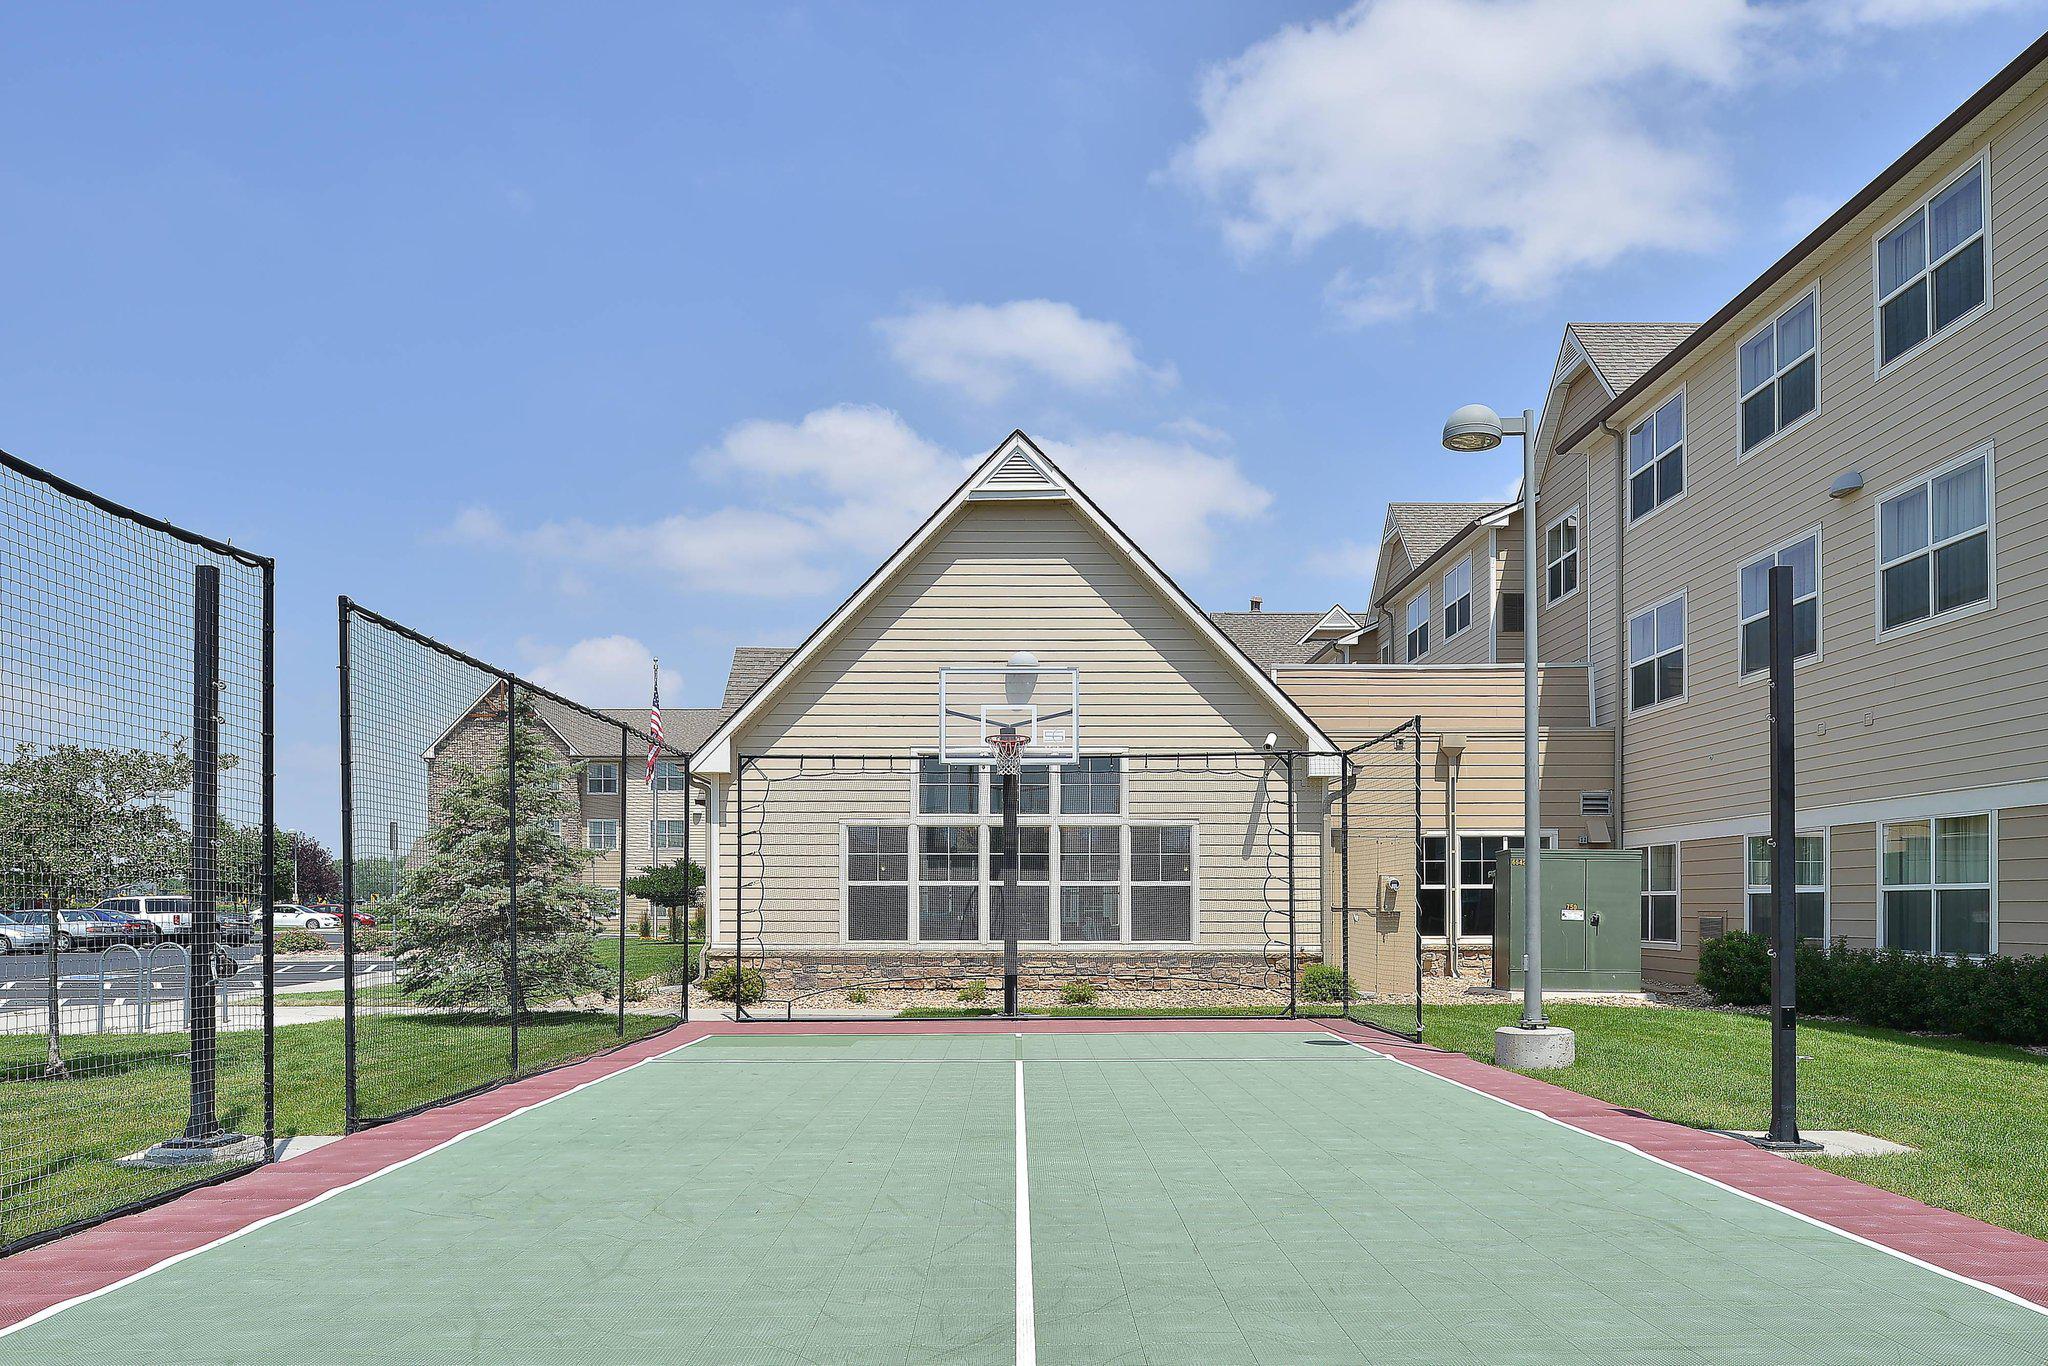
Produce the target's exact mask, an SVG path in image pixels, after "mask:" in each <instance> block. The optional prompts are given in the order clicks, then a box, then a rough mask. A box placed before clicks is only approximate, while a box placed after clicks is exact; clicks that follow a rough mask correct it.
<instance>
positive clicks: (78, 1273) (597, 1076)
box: [0, 1019, 2048, 1329]
mask: <svg viewBox="0 0 2048 1366" xmlns="http://www.w3.org/2000/svg"><path fill="white" fill-rule="evenodd" d="M1317 1027H1320V1028H1323V1029H1327V1030H1329V1031H1330V1032H1331V1033H1333V1034H1336V1035H1338V1036H1340V1037H1343V1038H1346V1039H1351V1040H1354V1041H1356V1042H1359V1043H1363V1044H1365V1045H1367V1046H1368V1047H1370V1048H1373V1049H1376V1050H1378V1051H1380V1052H1383V1053H1387V1054H1390V1055H1392V1056H1394V1057H1397V1058H1399V1059H1400V1060H1401V1061H1403V1062H1405V1063H1408V1064H1410V1065H1412V1066H1414V1067H1417V1068H1420V1069H1421V1070H1423V1071H1426V1072H1430V1073H1433V1074H1434V1075H1436V1076H1439V1077H1443V1078H1445V1079H1447V1080H1450V1081H1454V1082H1458V1083H1461V1084H1463V1085H1465V1086H1468V1087H1470V1088H1472V1089H1473V1090H1475V1091H1479V1092H1482V1093H1484V1094H1486V1095H1489V1096H1494V1097H1496V1098H1498V1099H1500V1100H1504V1101H1508V1102H1510V1103H1512V1104H1515V1105H1519V1106H1522V1107H1523V1108H1525V1109H1528V1110H1532V1111H1535V1112H1536V1113H1538V1114H1541V1115H1545V1116H1547V1117H1549V1118H1551V1119H1554V1120H1557V1121H1559V1122H1560V1123H1563V1124H1566V1125H1568V1126H1570V1127H1572V1128H1574V1129H1579V1130H1582V1131H1584V1132H1586V1133H1589V1134H1594V1135H1597V1136H1599V1137H1601V1138H1607V1139H1612V1140H1614V1141H1616V1142H1619V1143H1623V1144H1626V1145H1628V1146H1629V1147H1632V1148H1635V1149H1637V1150H1639V1151H1641V1152H1643V1153H1646V1154H1648V1155H1650V1156H1652V1157H1656V1158H1660V1159H1662V1160H1663V1161H1665V1162H1669V1163H1671V1164H1672V1165H1673V1166H1676V1167H1680V1168H1683V1169H1684V1170H1686V1171H1690V1172H1694V1173H1697V1174H1698V1175H1701V1176H1705V1177H1708V1178H1710V1179H1712V1180H1715V1181H1718V1182H1721V1183H1722V1184H1724V1185H1727V1186H1730V1187H1733V1188H1734V1189H1736V1190H1738V1191H1742V1192H1744V1193H1746V1194H1749V1195H1752V1196H1756V1197H1757V1198H1759V1199H1763V1200H1767V1201H1769V1202H1770V1203H1772V1204H1775V1205H1782V1206H1784V1207H1785V1208H1786V1209H1789V1210H1793V1211H1795V1212H1797V1213H1799V1214H1803V1215H1805V1216H1807V1217H1809V1218H1811V1219H1815V1220H1818V1221H1819V1222H1821V1223H1824V1224H1827V1225H1830V1226H1832V1227H1834V1228H1837V1229H1841V1230H1843V1231H1844V1232H1848V1233H1853V1234H1855V1235H1857V1236H1859V1237H1862V1238H1866V1239H1868V1240H1869V1241H1871V1242H1873V1243H1877V1244H1879V1245H1881V1246H1883V1247H1887V1248H1890V1249H1892V1250H1894V1251H1897V1252H1902V1253H1905V1254H1906V1255H1908V1256H1910V1257H1913V1258H1916V1259H1918V1260H1920V1261H1923V1262H1927V1263H1929V1264H1931V1265H1933V1266H1937V1267H1940V1268H1942V1269H1943V1270H1946V1271H1951V1272H1954V1273H1956V1274H1957V1275H1961V1276H1967V1277H1969V1278H1970V1279H1972V1280H1976V1281H1982V1282H1984V1283H1985V1284H1987V1285H1992V1286H1996V1287H1998V1288H1999V1289H2001V1290H2004V1291H2006V1292H2008V1293H2010V1294H2012V1295H2015V1296H2018V1297H2019V1298H2021V1299H2024V1300H2028V1301H2030V1302H2032V1303H2034V1304H2036V1305H2040V1306H2043V1307H2048V1243H2044V1242H2041V1241H2039V1240H2037V1239H2034V1238H2029V1237H2027V1236H2025V1235H2024V1234H2019V1233H2013V1232H2010V1231H2009V1230H2006V1229H2002V1228H1996V1227H1994V1226H1992V1225H1990V1224H1986V1223H1983V1222H1980V1221H1979V1220H1976V1219H1971V1218H1968V1217H1966V1216H1964V1215H1960V1214H1955V1213H1952V1212H1950V1211H1948V1210H1941V1209H1935V1208H1933V1207H1931V1206H1928V1205H1923V1204H1921V1203H1920V1202H1918V1201H1917V1200H1909V1199H1907V1198H1906V1197H1905V1196H1902V1195H1894V1194H1892V1193H1891V1192H1890V1191H1884V1190H1878V1189H1876V1188H1875V1187H1872V1186H1866V1185H1864V1184H1863V1183H1862V1182H1860V1181H1852V1180H1850V1179H1849V1178H1847V1177H1843V1176H1836V1175H1835V1174H1833V1173H1832V1172H1825V1171H1821V1170H1818V1169H1817V1168H1813V1167H1808V1166H1805V1165H1804V1164H1802V1163H1799V1162H1795V1161H1792V1160H1791V1159H1789V1158H1784V1157H1779V1156H1777V1155H1775V1154H1772V1153H1767V1152H1764V1151H1762V1150H1761V1149H1758V1148H1754V1147H1751V1146H1750V1145H1749V1144H1747V1143H1743V1142H1741V1141H1739V1140H1736V1139H1731V1138H1725V1137H1722V1136H1721V1135H1719V1134H1713V1133H1708V1132H1706V1131H1704V1130H1700V1129H1691V1128H1686V1127H1684V1126H1682V1125H1677V1124H1668V1123H1665V1122H1663V1121H1661V1120H1657V1119H1653V1118H1651V1117H1649V1116H1647V1115H1644V1114H1642V1113H1641V1112H1640V1111H1635V1110H1629V1109H1625V1108H1623V1107H1621V1106H1617V1105H1613V1104H1611V1103H1609V1102H1607V1101H1602V1100H1595V1099H1593V1098H1592V1097H1590V1096H1582V1095H1580V1094H1578V1093H1577V1092H1576V1091H1567V1090H1564V1089H1563V1088H1561V1087H1557V1086H1552V1085H1549V1084H1548V1083H1546V1082H1541V1081H1537V1080H1535V1079H1534V1078H1531V1077H1525V1076H1522V1075H1520V1074H1519V1073H1514V1072H1507V1071H1503V1070H1501V1069H1500V1068H1497V1067H1491V1066H1488V1065H1487V1064H1485V1063H1482V1062H1475V1061H1474V1060H1472V1059H1471V1058H1468V1057H1466V1056H1465V1055H1464V1054H1462V1053H1448V1052H1445V1051H1444V1050H1442V1049H1438V1048H1431V1047H1428V1046H1427V1045H1423V1044H1413V1043H1408V1042H1405V1041H1403V1040H1399V1039H1395V1038H1392V1037H1391V1036H1388V1035H1385V1034H1381V1033H1379V1032H1377V1031H1375V1030H1371V1029H1366V1028H1361V1027H1358V1026H1350V1025H1345V1024H1343V1023H1341V1022H1330V1021H1316V1020H1227V1019H1226V1020H1114V1019H1104V1020H1027V1021H1003V1020H909V1021H885V1020H883V1021H846V1022H839V1023H833V1024H808V1023H798V1024H767V1023H754V1024H734V1023H731V1022H726V1021H710V1022H693V1023H691V1024H688V1025H684V1026H681V1027H679V1028H677V1029H672V1030H669V1031H667V1032H666V1033H662V1034H658V1035H654V1036H652V1037H649V1038H646V1039H641V1040H639V1041H637V1042H634V1043H631V1044H628V1045H626V1046H625V1047H623V1048H620V1049H618V1050H616V1051H614V1052H611V1053H607V1054H604V1055H603V1056H601V1057H597V1058H592V1059H590V1060H588V1061H586V1062H581V1063H575V1064H572V1065H570V1066H567V1067H561V1068H557V1069H555V1070H553V1071H551V1072H545V1073H542V1074H540V1075H539V1076H534V1077H529V1078H527V1079H526V1080H524V1081H518V1082H512V1083H508V1084H507V1085H504V1086H501V1087H499V1088H498V1089H496V1090H494V1091H487V1092H485V1093H484V1094H482V1095H478V1096H473V1097H471V1098H470V1099H468V1100H464V1101H458V1102H456V1103H454V1104H451V1105H445V1106H442V1107H440V1108H439V1109H434V1110H428V1111H425V1112H423V1113H421V1114H417V1115H414V1116H412V1117H410V1118H408V1119H402V1120H398V1121H396V1122H394V1123H391V1124H386V1125H382V1126H380V1127H378V1128H375V1129H369V1130H365V1131H364V1132H362V1133H358V1134H351V1135H350V1136H349V1137H347V1138H344V1139H342V1140H341V1141H339V1142H336V1143H330V1144H327V1145H326V1146H325V1147H322V1148H318V1149H315V1150H314V1151H312V1152H310V1153H307V1154H306V1155H305V1156H303V1157H296V1158H293V1159H292V1160H291V1161H289V1162H283V1163H276V1164H273V1165H270V1166H266V1167H260V1168H258V1169H257V1170H256V1171H254V1172H251V1173H250V1174H249V1175H247V1176H243V1177H240V1178H238V1179H236V1180H233V1181H228V1182H224V1183H222V1184H220V1185H217V1186H209V1187H206V1188H204V1189H201V1190H197V1191H193V1192H191V1193H190V1194H187V1195H184V1196H180V1197H179V1198H178V1199H176V1200H172V1201H170V1202H169V1203H167V1204H163V1205H159V1206H157V1207H156V1208H154V1209H148V1210H144V1211H142V1212H140V1213H137V1214H131V1215H127V1216H124V1217H122V1218H119V1219H115V1220H111V1221H109V1222H108V1223H105V1224H102V1225H100V1226H99V1227H97V1228H93V1229H88V1230H86V1231H85V1232H82V1233H78V1234H74V1235H72V1236H71V1237H68V1238H63V1239H60V1240H58V1241H56V1242H53V1243H46V1244H44V1245H43V1246H41V1247H36V1248H31V1249H29V1250H27V1251H25V1252H20V1253H16V1254H15V1255H14V1256H12V1257H9V1258H7V1259H6V1260H4V1261H0V1329H5V1328H8V1327H11V1326H12V1325H14V1324H16V1323H19V1322H21V1321H22V1320H23V1319H26V1318H28V1317H30V1316H32V1315H34V1314H37V1313H40V1312H42V1311H43V1310H45V1309H48V1308H50V1307H51V1306H53V1305H57V1304H62V1303H63V1302H65V1301H66V1300H71V1299H75V1298H77V1297H78V1296H80V1295H88V1294H91V1293H93V1292H94V1291H97V1290H104V1289H106V1288H107V1287H109V1286H111V1285H113V1284H115V1283H116V1282H118V1281H122V1280H125V1279H127V1278H129V1277H131V1276H134V1275H137V1274H139V1273H141V1272H144V1271H147V1270H149V1269H150V1268H151V1267H153V1266H156V1265H157V1264H159V1263H161V1262H163V1261H165V1260H166V1259H168V1258H171V1257H176V1256H178V1255H180V1254H182V1253H187V1252H191V1251H194V1250H196V1249H198V1248H201V1247H204V1246H206V1245H207V1244H208V1243H212V1242H216V1241H218V1240H220V1239H221V1238H224V1237H227V1236H228V1235H230V1234H233V1233H236V1232H238V1231H240V1230H242V1229H246V1228H248V1227H249V1226H250V1225H252V1224H255V1223H257V1222H258V1221H260V1220H263V1219H267V1218H271V1217H273V1216H275V1215H279V1214H283V1213H286V1212H288V1211H290V1210H293V1209H296V1208H298V1207H299V1206H301V1205H304V1204H306V1203H307V1202H308V1201H311V1200H313V1199H316V1198H317V1197H319V1196H321V1195H324V1194H326V1193H328V1192H330V1191H334V1190H338V1189H340V1188H341V1187H343V1186H346V1185H348V1184H350V1183H351V1182H354V1181H360V1180H362V1179H363V1178H364V1177H367V1176H372V1175H374V1174H376V1173H377V1172H380V1171H383V1170H384V1169H385V1168H387V1167H390V1166H392V1165H393V1164H394V1163H398V1162H403V1161H405V1160H407V1159H408V1158H413V1157H417V1156H419V1155H420V1154H421V1153H424V1152H426V1151H427V1150H428V1149H429V1148H433V1147H435V1146H436V1145H438V1144H442V1143H446V1142H448V1141H450V1140H451V1139H455V1138H459V1137H461V1136H462V1135H464V1134H467V1133H471V1132H474V1131H475V1130H477V1129H479V1128H481V1127H483V1126H484V1125H486V1124H489V1123H490V1122H492V1121H493V1120H497V1119H502V1118H504V1117H505V1116H506V1115H509V1114H511V1113H513V1112H514V1111H516V1110H521V1109H524V1108H525V1107H527V1106H530V1105H535V1104H538V1103H540V1102H542V1101H545V1100H550V1099H552V1098H554V1097H556V1096H559V1095H562V1094H563V1093H565V1092H567V1091H570V1090H573V1089H575V1088H576V1087H579V1086H583V1085H586V1084H588V1083H590V1082H593V1081H598V1080H601V1079H602V1078H605V1077H608V1076H611V1075H613V1074H615V1073H618V1072H623V1071H624V1070H626V1069H627V1068H628V1067H631V1066H633V1065H634V1064H636V1063H640V1062H644V1061H646V1060H647V1059H649V1058H653V1057H658V1056H660V1055H661V1054H663V1053H666V1052H669V1051H670V1050H672V1049H674V1048H677V1047H679V1046H681V1045H683V1044H685V1043H689V1042H692V1041H693V1040H696V1039H700V1038H706V1037H709V1036H712V1035H719V1034H741V1035H744V1034H884V1033H898V1034H1020V1033H1021V1034H1117V1033H1162V1032H1185V1033H1201V1032H1213V1033H1274V1032H1288V1033H1293V1032H1299V1031H1300V1030H1302V1029H1308V1028H1317Z"/></svg>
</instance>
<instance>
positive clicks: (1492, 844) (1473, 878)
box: [1458, 835, 1522, 939]
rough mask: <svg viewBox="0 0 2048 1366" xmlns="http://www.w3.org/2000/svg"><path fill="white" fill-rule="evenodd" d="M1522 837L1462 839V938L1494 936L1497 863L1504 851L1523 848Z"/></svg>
mask: <svg viewBox="0 0 2048 1366" xmlns="http://www.w3.org/2000/svg"><path fill="white" fill-rule="evenodd" d="M1521 847H1522V837H1521V836H1520V835H1460V836H1458V935H1459V937H1460V938H1464V939H1490V938H1492V937H1493V910H1494V906H1493V872H1494V863H1495V860H1497V859H1498V858H1499V857H1500V855H1501V851H1502V850H1504V849H1520V848H1521Z"/></svg>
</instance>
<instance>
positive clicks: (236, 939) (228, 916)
mask: <svg viewBox="0 0 2048 1366" xmlns="http://www.w3.org/2000/svg"><path fill="white" fill-rule="evenodd" d="M213 936H214V938H216V939H218V940H219V941H220V942H221V943H223V944H226V945H228V946H229V947H230V948H240V947H242V946H243V945H244V944H253V943H255V942H256V917H255V916H253V915H249V914H247V913H246V912H243V911H215V912H214V913H213Z"/></svg>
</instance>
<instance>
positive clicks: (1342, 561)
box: [1308, 541, 1380, 599]
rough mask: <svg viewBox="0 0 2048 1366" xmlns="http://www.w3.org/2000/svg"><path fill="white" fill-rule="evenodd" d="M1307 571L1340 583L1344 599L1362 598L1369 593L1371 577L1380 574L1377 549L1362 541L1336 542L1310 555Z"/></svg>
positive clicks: (1378, 549)
mask: <svg viewBox="0 0 2048 1366" xmlns="http://www.w3.org/2000/svg"><path fill="white" fill-rule="evenodd" d="M1308 567H1309V568H1310V569H1313V570H1315V571H1316V572H1317V573H1319V574H1328V575H1329V576H1330V577H1332V578H1336V579H1343V580H1344V581H1345V583H1344V587H1343V589H1342V590H1341V592H1342V596H1343V597H1344V598H1346V599H1351V598H1363V597H1364V596H1365V594H1366V593H1367V592H1370V591H1371V589H1372V579H1373V575H1375V574H1377V573H1378V572H1379V567H1380V548H1379V547H1378V546H1376V545H1368V544H1367V543H1366V542H1364V541H1338V542H1337V543H1336V544H1334V545H1328V546H1324V547H1323V548H1322V549H1320V550H1318V551H1316V552H1315V553H1314V554H1312V555H1310V556H1309V557H1308Z"/></svg>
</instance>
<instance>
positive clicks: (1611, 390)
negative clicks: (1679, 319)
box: [1566, 323, 1699, 396]
mask: <svg viewBox="0 0 2048 1366" xmlns="http://www.w3.org/2000/svg"><path fill="white" fill-rule="evenodd" d="M1698 326H1699V324H1698V323H1569V324H1567V325H1566V331H1568V332H1570V333H1571V335H1572V337H1573V338H1574V339H1575V340H1577V342H1578V344H1579V348H1580V350H1582V351H1583V352H1585V356H1586V361H1587V363H1588V364H1590V365H1591V366H1592V367H1593V373H1594V374H1595V375H1596V376H1598V378H1599V380H1600V383H1601V385H1602V386H1603V387H1605V388H1606V390H1607V392H1608V394H1609V395H1610V396H1611V395H1614V394H1618V393H1620V392H1621V391H1622V390H1624V389H1626V388H1628V386H1629V385H1631V384H1634V383H1635V382H1636V381H1637V380H1639V379H1641V378H1642V377H1643V375H1644V374H1645V373H1647V372H1648V371H1649V369H1650V367H1651V366H1653V365H1655V364H1656V363H1657V362H1658V361H1660V360H1663V359H1664V357H1666V356H1668V355H1670V354H1671V348H1673V347H1674V346H1677V345H1678V344H1679V343H1680V342H1682V341H1684V340H1685V339H1686V338H1687V337H1689V336H1691V335H1692V334H1693V331H1694V329H1695V328H1697V327H1698Z"/></svg>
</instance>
